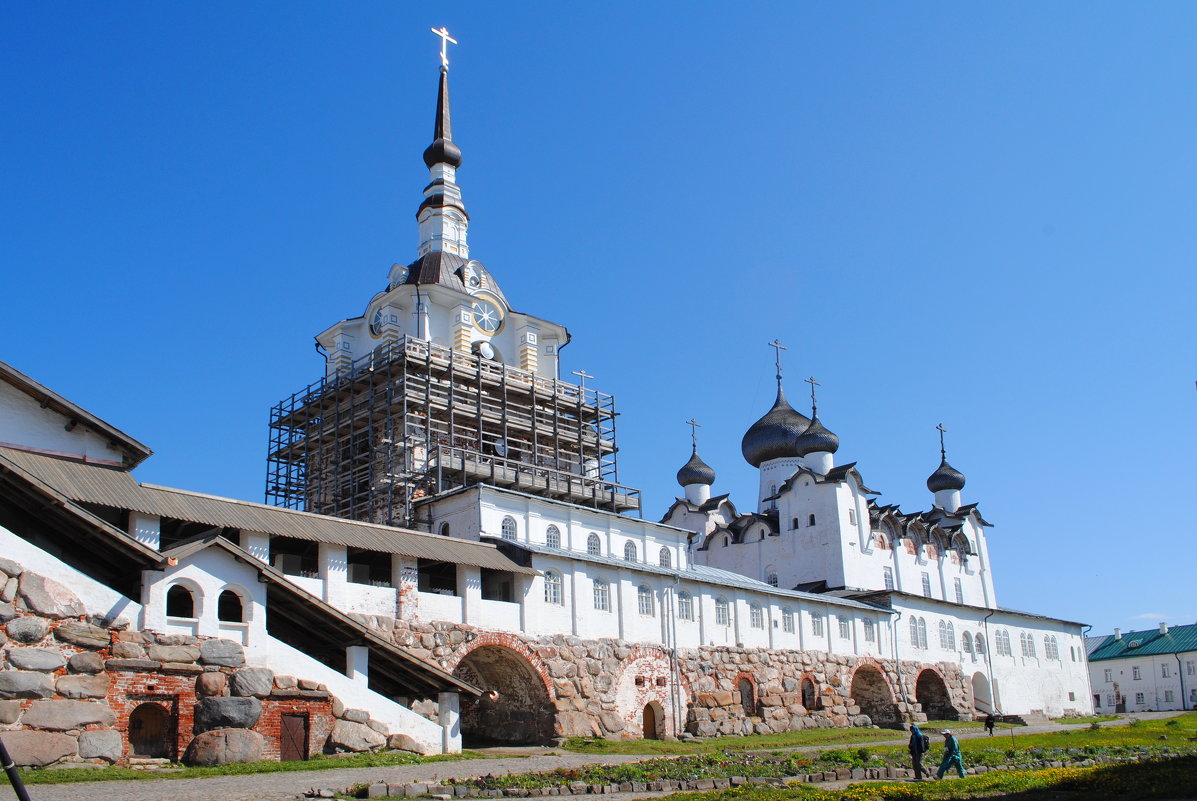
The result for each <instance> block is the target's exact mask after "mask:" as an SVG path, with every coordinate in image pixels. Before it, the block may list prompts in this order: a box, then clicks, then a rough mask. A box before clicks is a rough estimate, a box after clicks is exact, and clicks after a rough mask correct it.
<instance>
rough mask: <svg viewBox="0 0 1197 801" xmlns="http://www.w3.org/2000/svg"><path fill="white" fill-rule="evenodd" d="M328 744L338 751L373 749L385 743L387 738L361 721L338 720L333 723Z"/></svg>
mask: <svg viewBox="0 0 1197 801" xmlns="http://www.w3.org/2000/svg"><path fill="white" fill-rule="evenodd" d="M328 744H329V745H330V746H332V747H333V748H334V749H335V750H340V751H373V750H374V749H375V748H382V747H383V746H385V745H386V744H387V738H386V737H384V736H383V735H381V734H379V733H378V732H376V731H374V729H371V728H370V727H369V726H366V725H365V724H362V723H353V722H352V721H348V720H338V721H337V722H336V723H334V724H333V730H332V734H330V735H328Z"/></svg>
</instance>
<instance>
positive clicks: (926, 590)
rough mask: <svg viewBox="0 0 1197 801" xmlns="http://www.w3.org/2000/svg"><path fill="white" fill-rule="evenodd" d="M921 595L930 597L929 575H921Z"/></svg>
mask: <svg viewBox="0 0 1197 801" xmlns="http://www.w3.org/2000/svg"><path fill="white" fill-rule="evenodd" d="M923 595H924V596H925V597H927V598H930V597H931V574H930V573H923Z"/></svg>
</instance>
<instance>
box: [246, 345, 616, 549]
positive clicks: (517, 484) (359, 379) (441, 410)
mask: <svg viewBox="0 0 1197 801" xmlns="http://www.w3.org/2000/svg"><path fill="white" fill-rule="evenodd" d="M615 416H616V412H615V399H614V398H613V397H612V396H611V395H607V394H605V393H602V392H597V391H595V390H593V389H590V388H586V387H580V386H577V385H576V384H570V383H567V382H564V381H558V380H555V379H549V378H541V377H539V376H536V375H535V374H533V373H531V372H529V371H527V370H520V369H518V368H515V367H511V366H510V365H505V364H502V363H500V362H495V361H490V360H487V359H483V358H481V357H479V356H477V355H475V354H472V353H465V352H462V351H456V350H453V349H451V348H447V347H444V346H441V345H435V344H432V343H430V342H428V341H426V340H422V339H415V338H413V337H401V338H399V339H397V340H395V341H393V342H390V343H387V344H384V345H381V346H379V347H378V348H377V349H375V350H374V352H373V353H371V354H370V355H369V356H367V357H364V358H362V359H359V360H358V361H356V362H353V363H352V364H350V365H349V366H348V368H346V369H342V370H339V371H338V372H337V373H335V374H333V375H330V376H327V377H326V378H324V379H321V380H320V381H317V382H315V383H313V384H310V385H309V386H307V387H305V388H304V389H302V390H300V391H299V392H296V393H294V394H293V395H291V396H290V397H288V398H285V399H284V400H282V401H280V402H279V403H278V404H276V405H275V406H274V407H273V408H272V409H271V410H270V446H269V455H268V465H267V474H266V502H267V503H273V504H275V505H276V506H284V507H287V508H289V509H303V510H306V511H309V512H316V513H319V514H326V515H334V516H337V517H345V518H350V519H353V520H363V521H369V522H373V523H383V524H387V525H396V526H408V527H418V524H419V522H420V521H418V520H416V519H415V512H414V504H415V502H416V501H418V500H420V499H421V498H426V497H429V496H433V495H436V494H438V493H442V492H446V491H448V490H452V489H456V488H458V487H465V486H470V485H473V484H477V483H485V484H492V485H495V486H500V487H510V488H513V489H518V490H520V491H522V492H527V493H530V494H534V495H540V496H544V497H549V498H555V499H558V500H563V501H567V502H570V503H577V504H583V505H587V506H593V507H596V508H604V509H611V510H613V511H616V512H626V511H630V510H637V511H639V510H640V491H639V490H635V489H631V488H629V487H623V486H620V485H619V484H618V483H616V482H617V481H618V471H617V462H616V451H617V448H616V445H615Z"/></svg>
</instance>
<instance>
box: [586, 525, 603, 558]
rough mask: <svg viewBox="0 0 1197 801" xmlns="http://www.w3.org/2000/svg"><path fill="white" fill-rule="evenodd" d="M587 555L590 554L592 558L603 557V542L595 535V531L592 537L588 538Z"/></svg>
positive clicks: (591, 533)
mask: <svg viewBox="0 0 1197 801" xmlns="http://www.w3.org/2000/svg"><path fill="white" fill-rule="evenodd" d="M586 553H588V554H589V555H590V556H602V555H603V541H602V540H601V539H599V535H598V534H595V533H594V532H593V531H592V532H590V536H588V537H587V538H586Z"/></svg>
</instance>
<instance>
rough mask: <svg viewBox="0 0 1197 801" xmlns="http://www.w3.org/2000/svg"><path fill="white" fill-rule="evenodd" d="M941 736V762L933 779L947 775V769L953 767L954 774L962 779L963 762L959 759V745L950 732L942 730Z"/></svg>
mask: <svg viewBox="0 0 1197 801" xmlns="http://www.w3.org/2000/svg"><path fill="white" fill-rule="evenodd" d="M940 734H942V735H943V762H940V763H939V773H937V774H935V778H937V779H942V778H943V775H944V774H945V773H947V771H948V768H949V767H951V766H953V765H955V766H956V772H957V773H959V774H960V778H962V779H963V778H964V760H963V759H961V758H960V743H959V741H957V740H956V738H955V737H953V736H952V732H950V731H948V730H947V729H944V730H943V731H941V732H940Z"/></svg>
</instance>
